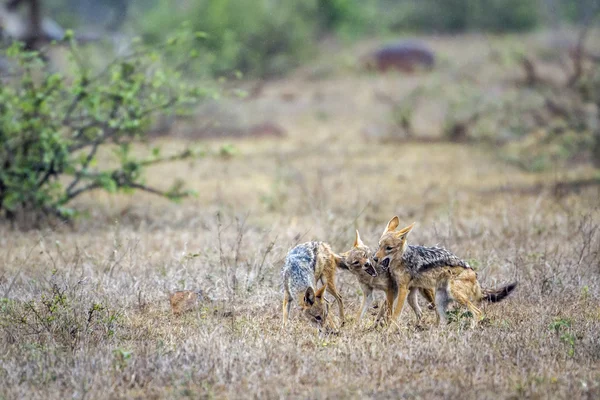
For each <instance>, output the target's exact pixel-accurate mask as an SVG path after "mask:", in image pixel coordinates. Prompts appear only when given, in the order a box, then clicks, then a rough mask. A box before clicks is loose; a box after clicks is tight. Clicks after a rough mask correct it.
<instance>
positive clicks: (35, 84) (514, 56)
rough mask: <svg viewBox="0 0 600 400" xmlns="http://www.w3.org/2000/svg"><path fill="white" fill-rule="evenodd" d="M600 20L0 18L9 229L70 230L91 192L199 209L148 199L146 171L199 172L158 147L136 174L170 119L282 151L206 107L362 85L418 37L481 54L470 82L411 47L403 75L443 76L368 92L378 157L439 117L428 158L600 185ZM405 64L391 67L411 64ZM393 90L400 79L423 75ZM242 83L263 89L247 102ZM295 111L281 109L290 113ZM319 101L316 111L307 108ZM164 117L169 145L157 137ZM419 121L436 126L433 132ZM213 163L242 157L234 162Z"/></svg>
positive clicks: (589, 7) (195, 7)
mask: <svg viewBox="0 0 600 400" xmlns="http://www.w3.org/2000/svg"><path fill="white" fill-rule="evenodd" d="M599 11H600V5H599V4H598V2H597V0H579V1H569V0H399V1H391V0H362V1H361V0H306V1H300V2H293V1H275V0H3V1H2V2H0V27H1V28H2V38H3V45H4V46H3V48H4V50H3V52H2V54H0V69H1V70H3V75H2V79H3V83H2V85H3V86H2V87H0V100H2V104H0V112H1V115H0V139H1V140H2V142H4V143H3V147H1V148H0V165H2V166H3V169H2V170H0V213H3V214H2V215H5V216H8V217H12V216H14V215H16V214H18V212H19V211H21V212H22V213H27V212H29V211H31V210H35V209H37V210H38V211H39V210H42V214H44V215H46V214H47V215H59V216H70V215H74V210H73V209H71V208H70V207H67V203H69V202H70V201H71V200H72V199H73V198H75V197H77V196H79V194H81V193H85V192H87V191H91V190H96V189H104V190H106V191H108V192H126V193H129V192H131V191H133V190H134V189H136V190H146V191H149V192H152V193H155V194H159V195H162V196H165V197H168V198H172V199H178V198H180V197H183V196H185V195H187V194H188V193H189V192H188V191H186V190H185V189H184V188H183V184H182V182H180V181H176V182H175V183H174V184H173V186H172V187H171V189H168V190H159V189H157V188H154V187H149V186H146V185H145V181H144V175H143V174H142V170H143V169H144V168H145V167H147V166H149V165H153V164H157V163H162V162H163V161H169V160H176V159H177V160H178V159H182V158H193V157H195V156H196V155H197V154H196V153H195V152H191V151H188V150H186V151H184V152H183V153H181V154H180V155H167V156H164V157H163V156H162V153H160V149H159V148H158V147H157V148H155V149H152V151H151V153H150V154H148V155H147V156H145V157H141V156H139V155H137V154H136V153H135V152H133V151H130V149H131V148H132V146H133V145H134V144H137V143H138V142H140V141H143V140H147V139H148V137H147V136H148V133H149V132H151V131H152V130H155V131H161V132H162V133H163V134H168V133H169V132H170V131H171V127H172V126H173V120H174V118H175V117H179V116H181V115H182V114H186V115H187V116H192V117H193V118H192V119H193V121H192V124H191V125H193V127H194V129H195V130H196V131H195V134H196V137H201V136H202V134H203V129H204V128H203V126H204V125H203V124H207V123H208V124H212V120H215V121H216V123H215V124H214V125H213V126H212V128H213V130H214V131H218V132H221V133H222V132H225V131H228V134H229V135H230V136H235V137H241V136H244V135H246V136H252V135H260V134H262V133H264V132H266V131H268V132H267V134H270V135H275V136H283V132H284V130H283V129H280V127H278V126H277V125H276V124H273V123H272V120H266V121H260V122H261V123H262V124H258V125H254V126H244V125H243V123H242V122H239V121H236V118H235V115H236V114H235V112H236V111H235V108H236V105H235V104H233V103H229V104H228V106H226V107H225V108H227V107H229V108H228V109H225V108H224V107H221V108H220V109H218V107H217V108H215V107H213V108H205V109H204V111H200V109H199V108H198V105H199V104H200V103H206V102H209V103H210V102H213V100H215V99H216V98H217V97H220V96H221V95H222V94H226V95H228V94H236V93H237V94H240V93H241V94H244V95H248V96H249V97H250V98H257V97H259V96H260V91H261V87H262V85H264V84H265V82H267V81H268V80H271V81H273V80H275V79H280V78H283V77H285V76H286V74H291V72H292V70H293V69H294V68H296V67H298V66H303V65H307V66H310V67H311V68H312V72H310V73H309V74H311V76H312V77H311V78H309V79H314V80H318V79H322V78H326V77H331V76H333V75H334V74H335V73H338V72H340V70H341V69H340V68H339V67H340V64H344V65H346V66H349V65H350V64H352V67H353V68H350V69H351V70H352V71H351V74H354V75H353V76H352V79H355V80H356V81H358V80H359V76H360V74H361V73H363V72H366V71H365V67H367V66H368V63H365V62H364V61H365V59H364V54H363V55H362V56H361V54H360V53H361V51H357V49H358V46H354V47H353V45H354V43H355V42H356V43H360V42H361V41H362V42H368V40H376V41H378V42H380V44H379V47H378V49H379V50H381V49H385V48H386V45H385V44H382V42H383V41H392V40H394V41H395V43H402V42H399V41H401V40H402V39H403V38H406V37H407V36H408V35H411V36H417V37H421V38H425V39H426V40H429V41H430V42H431V43H434V42H435V41H437V40H438V39H439V38H441V37H445V38H452V37H458V36H459V35H462V36H460V39H459V40H464V43H467V42H468V38H469V37H477V38H478V39H479V40H480V42H481V43H484V44H485V47H483V48H482V50H483V52H482V53H481V54H479V53H478V52H477V51H476V52H475V53H476V54H475V58H473V59H472V60H470V61H469V63H470V64H469V65H464V64H461V62H462V60H460V56H457V55H455V54H453V53H452V51H453V50H452V49H451V48H443V49H442V48H437V49H435V51H434V50H431V49H429V48H427V45H423V44H417V45H416V46H417V53H419V54H417V55H414V54H413V55H414V57H416V58H414V59H412V60H407V61H406V60H400V62H407V63H411V62H415V63H419V62H422V63H425V64H426V65H428V66H429V67H433V65H434V64H435V68H430V69H429V72H430V74H429V75H427V76H428V77H429V78H428V79H421V80H414V81H413V82H414V83H415V84H416V87H415V88H414V90H412V91H410V90H411V89H408V88H406V87H405V88H404V91H406V90H408V92H407V93H402V91H400V92H399V93H392V92H390V93H383V94H381V93H379V92H378V90H379V89H377V88H374V87H371V89H372V90H374V92H375V100H374V101H372V102H371V103H376V102H377V101H380V100H381V98H385V99H386V100H385V102H384V103H386V104H385V105H384V106H383V107H380V104H374V105H375V106H376V107H377V108H378V111H377V112H378V113H381V112H380V111H379V109H383V108H386V109H389V111H385V112H387V113H388V114H389V120H390V121H392V124H395V127H392V128H391V129H389V128H387V127H385V128H384V129H383V130H384V131H385V132H384V134H383V135H379V136H378V137H377V139H380V140H381V139H383V140H387V141H389V140H396V141H398V140H406V139H408V140H423V139H427V140H430V139H431V137H429V138H426V137H424V135H423V132H419V129H418V128H417V129H415V120H416V119H418V116H419V114H423V111H422V110H423V109H427V108H429V109H431V105H437V106H438V110H441V111H440V113H443V114H444V115H443V117H442V120H443V122H442V124H441V125H443V126H441V127H439V129H438V131H437V132H435V134H434V136H435V137H436V138H435V140H443V141H450V142H466V141H468V142H477V143H485V144H487V145H491V146H492V147H493V148H494V151H496V152H497V153H498V154H499V155H500V157H501V158H503V159H505V160H507V161H509V162H511V163H513V164H515V165H518V166H519V167H521V168H522V169H524V170H528V171H534V172H538V171H542V170H545V169H548V168H550V167H552V166H553V165H555V164H556V163H561V165H563V164H564V165H566V164H567V163H572V162H574V163H582V162H585V163H588V164H594V165H595V166H596V167H597V166H599V165H600V128H599V125H600V123H599V120H600V119H599V117H598V109H599V108H600V72H599V66H600V55H599V54H600V50H599V49H598V48H595V49H592V51H591V52H588V51H587V49H586V48H585V44H586V41H587V39H588V38H590V39H592V38H593V37H594V35H593V34H591V32H593V29H594V28H593V26H594V23H595V21H594V18H595V17H596V16H597V15H598V12H599ZM564 27H567V29H570V31H571V33H573V32H580V33H579V34H578V37H577V38H574V36H577V34H576V35H572V34H571V35H570V37H569V35H562V34H561V35H562V36H561V35H558V34H557V35H555V36H554V37H553V38H552V39H553V40H554V41H553V42H552V41H549V42H548V43H550V44H549V45H548V44H546V45H545V48H544V49H535V48H533V47H532V46H531V45H529V44H528V45H524V44H523V43H522V40H521V39H522V38H523V37H525V36H524V33H525V32H529V31H533V30H538V31H544V32H559V31H560V29H562V28H564ZM73 32H74V33H73ZM519 35H520V36H519ZM490 38H500V39H498V41H496V42H495V43H493V40H492V39H490ZM502 38H508V39H507V41H506V43H503V44H502V40H503V39H502ZM589 41H593V40H589ZM21 42H22V43H23V45H22V46H21V45H20V44H19V43H21ZM331 43H335V44H336V45H335V46H329V45H330V44H331ZM404 43H406V42H404ZM423 43H424V42H423ZM499 43H500V44H499ZM87 44H92V45H90V46H87ZM340 44H341V46H340ZM498 44H499V45H498ZM410 46H413V45H412V44H410V45H409V47H410ZM527 46H529V47H527ZM342 47H343V48H347V49H351V51H352V52H353V54H352V53H348V54H350V55H349V56H348V57H347V58H346V59H345V60H342V59H341V58H335V57H330V59H329V60H328V62H329V65H328V66H326V67H325V68H323V69H322V70H319V66H318V62H315V61H317V59H318V57H321V58H323V54H324V53H327V52H328V51H329V50H331V49H332V48H337V49H338V50H339V49H340V48H342ZM596 47H598V46H596ZM51 48H52V49H53V50H56V49H57V48H58V49H60V50H59V51H58V57H56V53H57V52H54V54H53V57H51V56H50V55H51V53H53V52H51V51H50V50H51ZM328 49H329V50H328ZM388 49H392V52H394V51H396V52H397V51H398V50H397V49H394V48H393V47H388ZM440 50H442V51H440ZM401 51H402V50H401ZM411 51H412V50H411ZM399 54H400V53H396V54H395V55H394V57H400V58H401V57H405V56H406V54H405V55H399ZM327 55H329V53H327ZM370 56H371V57H372V58H373V57H375V58H377V57H379V56H380V55H377V53H376V52H372V53H371V55H370ZM407 57H409V58H410V57H412V56H410V55H409V56H407ZM419 57H421V58H419ZM423 57H424V58H423ZM434 59H435V63H434V62H433V61H434ZM111 60H112V61H111ZM48 61H50V62H48ZM340 61H341V62H340ZM378 61H381V60H378ZM313 62H314V63H313ZM336 67H337V69H336ZM378 69H379V70H380V71H379V72H385V71H384V68H382V67H381V65H380V66H379V67H378ZM346 72H348V71H346ZM372 72H373V71H370V72H369V73H372ZM398 72H402V74H404V75H402V76H403V77H408V76H409V74H411V73H413V72H415V71H413V70H412V66H411V67H409V68H408V70H406V71H398ZM364 75H365V76H366V74H364ZM413 76H421V77H423V76H425V75H418V74H415V75H413ZM244 80H246V81H248V82H259V84H258V85H255V87H253V88H251V90H249V91H245V90H241V89H239V90H238V88H237V87H236V85H237V84H238V83H239V84H242V83H243V82H242V81H244ZM232 81H233V84H231V82H232ZM407 81H409V79H404V82H407ZM228 84H229V86H228ZM230 89H232V90H230ZM252 92H254V93H252ZM399 96H403V97H399ZM230 97H235V96H230ZM296 97H297V94H294V93H283V94H282V97H281V99H282V100H283V101H284V102H293V101H294V99H295V98H296ZM321 97H322V94H321V95H320V94H315V96H314V97H313V100H314V103H315V104H316V103H319V101H320V100H319V98H321ZM377 97H379V100H377ZM315 99H316V100H315ZM276 103H279V104H280V103H281V101H279V100H278V101H277V102H276ZM246 104H248V103H246ZM317 106H318V107H320V105H318V104H317ZM389 106H391V107H389ZM202 112H204V114H202ZM317 114H318V115H319V118H320V119H321V120H323V121H325V120H327V118H328V117H329V115H328V113H327V112H325V111H323V110H322V109H319V110H318V112H317ZM165 116H166V117H167V118H170V119H169V121H168V123H167V124H166V128H161V127H157V126H158V125H160V121H161V120H162V119H164V118H165ZM232 116H233V117H232ZM270 118H272V116H270ZM369 118H370V117H366V118H364V119H365V120H367V121H366V123H367V124H371V123H372V121H370V120H368V119H369ZM427 119H428V124H432V122H433V120H434V119H435V118H431V117H430V116H427ZM219 124H221V125H220V126H219ZM227 124H229V125H227ZM236 124H237V125H236ZM337 128H339V127H336V129H337ZM369 128H370V127H367V128H366V130H369ZM257 132H258V133H257ZM213 133H214V132H213ZM367 136H368V135H367ZM425 136H427V135H425ZM115 147H116V148H118V149H117V150H116V149H115ZM105 148H107V149H108V150H111V151H112V152H113V153H115V154H117V155H118V157H117V159H118V163H117V164H114V163H113V164H104V165H100V164H98V163H97V161H98V160H97V158H98V154H103V153H105V152H106V151H108V150H104V151H102V149H105ZM497 149H501V150H497ZM221 153H222V154H226V155H231V154H233V153H234V151H231V147H225V150H222V151H221ZM38 160H40V161H38ZM115 165H119V166H118V167H115ZM65 176H70V177H71V178H72V181H71V183H70V184H65ZM597 182H598V179H594V180H593V182H592V183H593V184H596V183H597Z"/></svg>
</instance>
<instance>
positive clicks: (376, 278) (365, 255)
mask: <svg viewBox="0 0 600 400" xmlns="http://www.w3.org/2000/svg"><path fill="white" fill-rule="evenodd" d="M372 255H373V251H372V250H371V249H370V248H369V247H368V246H367V245H365V244H364V243H363V241H362V240H361V238H360V234H359V233H358V230H357V231H356V238H355V239H354V245H353V246H352V249H350V250H349V251H347V252H345V253H342V254H340V256H341V257H342V262H343V263H344V264H345V266H346V268H348V270H349V271H350V272H351V273H352V274H353V275H354V276H356V279H357V280H358V283H359V284H360V287H361V289H362V292H363V300H362V306H361V311H360V314H359V315H358V322H360V320H361V319H362V317H363V316H364V315H365V312H366V311H367V309H368V308H369V306H370V305H371V303H372V302H373V290H382V291H384V292H385V295H386V306H387V308H389V309H392V308H393V305H394V301H395V300H396V298H397V297H398V285H397V284H396V281H395V280H394V279H393V277H392V275H391V273H390V271H388V270H384V269H383V267H382V266H381V265H378V264H375V263H372V262H371V257H372ZM418 292H421V295H422V296H423V297H425V299H426V300H427V301H428V302H429V304H430V305H433V306H434V305H435V299H434V291H433V290H427V289H417V288H411V289H410V292H409V294H408V304H409V305H410V307H411V308H412V309H413V311H414V312H415V315H416V316H417V323H418V322H419V321H420V320H421V316H422V315H423V313H422V311H421V308H420V307H419V302H418V301H417V293H418ZM385 309H386V307H384V306H382V307H380V309H379V315H377V321H379V320H380V319H381V317H382V316H383V312H384V311H385Z"/></svg>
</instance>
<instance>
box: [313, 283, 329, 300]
mask: <svg viewBox="0 0 600 400" xmlns="http://www.w3.org/2000/svg"><path fill="white" fill-rule="evenodd" d="M325 289H327V286H325V285H323V286H322V287H321V288H320V289H319V290H317V293H315V297H317V298H323V294H325Z"/></svg>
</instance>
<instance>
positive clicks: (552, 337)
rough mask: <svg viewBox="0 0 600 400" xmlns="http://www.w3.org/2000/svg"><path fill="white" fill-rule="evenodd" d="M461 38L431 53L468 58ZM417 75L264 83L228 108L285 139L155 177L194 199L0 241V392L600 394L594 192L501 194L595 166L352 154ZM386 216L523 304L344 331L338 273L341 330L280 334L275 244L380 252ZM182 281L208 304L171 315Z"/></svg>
mask: <svg viewBox="0 0 600 400" xmlns="http://www.w3.org/2000/svg"><path fill="white" fill-rule="evenodd" d="M463 40H465V41H468V42H469V43H471V44H473V45H476V46H475V48H479V47H481V48H486V45H485V43H484V42H481V41H480V42H478V41H477V39H476V38H467V39H463ZM460 43H461V42H460V41H455V42H452V41H448V40H446V42H443V43H442V44H441V45H440V44H437V46H438V48H439V49H440V50H439V51H442V49H444V48H445V47H443V46H442V45H447V46H448V49H449V50H448V53H447V54H454V55H455V56H456V57H457V59H460V60H465V59H468V57H471V56H472V57H474V55H473V54H474V53H475V54H476V55H478V54H480V53H479V51H474V50H473V52H472V53H469V50H466V49H463V51H464V54H461V53H460V50H461V46H460ZM477 46H479V47H477ZM462 47H466V46H462ZM456 53H458V55H456ZM490 68H492V66H490ZM422 79H429V78H428V77H427V76H421V77H410V78H406V79H405V78H402V79H401V78H399V77H397V76H388V77H375V76H368V75H356V74H354V73H351V72H343V71H341V72H339V71H338V72H336V73H335V74H333V76H331V77H328V78H327V79H325V80H324V81H318V82H315V81H310V80H303V79H302V74H299V76H298V77H293V78H291V79H289V80H287V81H282V82H278V83H273V84H271V85H268V86H267V88H266V89H265V95H264V97H262V98H259V99H258V100H256V101H255V102H254V103H250V104H246V105H243V106H241V105H237V106H236V107H238V108H239V112H244V113H248V115H265V116H267V117H268V119H272V120H276V121H277V122H278V123H280V124H282V125H283V126H284V127H285V128H286V129H287V130H288V131H289V137H288V138H286V139H282V140H274V139H271V140H263V141H240V142H239V143H238V144H237V147H238V150H239V154H238V155H236V156H234V157H233V158H231V159H221V158H217V159H215V158H210V159H204V160H200V161H198V162H196V163H195V164H193V165H190V164H184V163H181V164H174V165H171V166H168V167H165V168H162V169H159V170H153V171H151V173H150V174H149V181H151V182H155V183H158V184H160V183H161V182H162V181H164V180H165V179H166V178H170V177H172V176H175V175H177V176H183V177H185V178H186V180H187V182H188V184H189V185H190V186H191V187H193V188H195V189H197V190H199V192H200V195H199V197H198V198H197V199H194V200H189V201H186V202H184V203H182V204H180V205H175V204H171V203H167V202H163V201H162V200H157V199H155V198H153V197H149V196H146V195H144V194H139V195H135V196H133V197H131V198H128V197H109V196H106V195H104V194H100V193H99V194H96V195H94V196H93V197H89V198H86V199H82V200H81V201H80V203H79V206H80V207H83V208H88V209H89V210H90V217H89V218H88V219H85V220H82V221H81V222H80V223H79V224H78V225H77V226H76V227H75V228H74V229H70V228H67V227H63V228H61V227H59V228H57V229H54V230H39V231H29V232H20V231H15V230H11V229H9V228H8V227H0V296H1V297H2V299H1V302H0V310H1V314H0V316H1V319H0V335H1V339H0V354H1V356H0V382H2V384H1V385H0V398H67V397H73V398H83V397H89V398H144V399H146V398H179V397H192V398H199V397H202V398H204V397H206V398H212V397H216V398H224V397H234V398H235V397H238V398H239V397H241V398H246V397H267V398H277V397H302V398H306V397H309V398H326V397H335V398H339V397H350V398H359V397H384V398H398V397H407V398H442V397H445V398H448V397H453V398H458V397H461V398H498V397H500V398H515V397H532V398H549V397H553V398H567V397H569V398H595V397H598V396H600V334H599V332H600V302H599V300H600V208H599V204H598V198H599V193H598V189H597V188H590V189H587V190H584V191H581V192H580V193H575V194H569V195H567V196H564V197H561V198H556V197H553V196H551V195H550V194H549V193H545V192H540V193H528V192H518V193H514V192H510V191H503V190H501V188H503V187H505V186H527V185H533V184H537V183H552V182H554V181H556V180H557V179H569V178H572V177H582V176H589V175H590V174H593V173H594V172H593V171H591V170H588V169H587V168H585V167H582V166H579V167H575V168H571V169H569V170H562V169H557V170H554V171H548V172H547V173H542V174H535V175H534V174H526V173H523V172H521V171H519V170H518V169H516V168H514V167H512V166H509V165H506V164H504V163H503V162H501V161H499V160H498V159H497V158H496V157H495V154H494V152H493V151H488V150H483V149H480V148H475V147H469V146H465V145H449V144H430V145H428V144H393V143H391V144H390V143H388V144H379V143H377V142H374V141H365V140H364V139H363V137H362V135H361V131H362V128H363V127H364V126H365V125H366V124H369V123H370V121H376V120H378V119H381V118H382V115H384V114H385V113H387V109H384V107H383V106H382V105H380V104H377V103H376V101H375V100H374V97H373V96H374V95H373V93H374V90H375V89H378V88H380V87H388V88H389V90H392V88H395V89H397V90H398V91H400V92H401V91H402V90H408V89H407V88H408V86H410V85H412V84H414V82H412V81H413V80H422ZM401 81H407V82H408V83H406V82H405V83H404V84H405V85H408V86H406V87H405V88H404V89H402V87H401V86H402V85H403V84H402V83H398V82H401ZM411 82H412V83H411ZM386 85H388V86H386ZM290 91H293V92H294V93H295V95H296V97H295V99H294V101H290V102H282V101H281V99H280V94H281V93H289V92H290ZM261 113H262V114H261ZM431 123H432V124H433V125H435V124H436V123H439V121H435V120H432V121H431ZM188 144H189V143H187V142H178V141H170V142H168V143H166V145H167V147H171V146H172V147H180V146H185V145H188ZM218 145H219V143H218V142H211V143H209V146H215V147H216V146H218ZM394 214H398V215H399V216H400V218H401V220H402V221H404V222H406V223H409V222H412V221H417V222H418V224H417V226H416V228H415V229H414V234H413V235H412V241H413V243H422V244H427V245H434V244H440V245H443V246H446V247H447V248H449V249H451V250H452V251H454V252H455V253H457V254H458V255H460V256H462V257H464V258H465V259H467V260H469V261H470V262H471V264H473V265H474V266H475V267H476V268H478V271H479V276H480V279H481V281H482V282H483V284H484V285H487V286H493V285H495V284H496V283H502V282H506V281H511V280H514V279H516V280H518V281H519V287H518V289H517V291H516V292H515V294H514V295H512V296H511V297H510V298H509V299H507V300H506V301H504V302H502V303H500V304H496V305H490V306H488V307H486V309H485V312H486V319H485V321H484V322H483V323H482V324H481V325H480V326H478V327H477V328H476V329H474V330H470V329H466V327H465V326H466V324H465V321H464V320H463V319H462V318H460V317H459V314H457V318H456V319H457V321H454V322H452V323H451V324H449V325H448V326H446V327H443V328H439V329H438V328H433V327H431V325H432V323H433V321H434V315H433V313H432V312H426V318H425V319H426V324H427V327H426V328H424V329H417V328H416V327H415V326H414V316H413V315H412V313H411V312H410V311H409V310H408V311H407V310H405V311H404V312H403V314H402V317H401V321H400V323H399V326H398V327H396V328H394V329H390V330H379V329H369V324H370V323H372V322H373V319H374V317H373V316H370V317H369V318H367V321H365V323H364V324H363V325H362V326H358V325H357V324H356V323H355V318H356V315H357V314H358V311H359V305H360V299H361V295H360V290H359V287H358V285H357V284H356V282H355V280H354V278H353V277H352V276H351V275H349V274H347V273H344V272H340V273H339V281H340V282H339V287H340V288H341V291H342V295H343V296H344V299H345V304H346V307H347V309H348V310H349V312H348V313H347V314H348V315H349V318H348V321H347V323H346V326H345V327H344V328H343V329H342V330H341V332H340V333H339V335H329V336H319V335H317V334H315V332H314V330H313V329H311V328H310V327H308V326H307V325H306V324H305V323H303V322H304V321H302V320H300V319H299V318H298V313H297V312H296V313H293V314H292V324H291V327H290V328H289V330H288V331H287V332H284V331H282V330H281V329H280V318H281V300H282V293H281V290H280V277H279V271H280V268H281V265H282V261H283V258H284V257H285V254H286V252H287V250H288V249H289V248H290V247H291V246H293V245H294V244H295V243H297V242H300V241H306V240H311V239H319V240H325V241H328V242H330V243H331V244H332V246H333V248H334V249H335V250H337V251H344V250H347V249H348V248H349V246H350V245H351V244H352V241H353V232H354V229H355V228H359V229H360V230H361V235H362V237H363V240H364V241H365V242H366V243H367V244H369V245H375V244H376V240H377V238H378V237H379V234H380V233H381V230H382V229H383V227H384V225H385V223H386V222H387V220H388V219H389V218H390V217H391V216H392V215H394ZM183 289H194V290H196V289H201V290H203V291H204V293H207V294H208V296H209V297H211V298H212V299H214V301H212V302H204V303H201V306H200V307H199V308H197V309H196V310H194V311H192V312H189V313H186V314H183V315H182V316H180V317H175V316H173V315H172V314H171V310H170V305H169V296H168V294H169V293H170V292H173V291H175V290H183ZM373 313H375V310H373Z"/></svg>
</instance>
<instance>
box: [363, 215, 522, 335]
mask: <svg viewBox="0 0 600 400" xmlns="http://www.w3.org/2000/svg"><path fill="white" fill-rule="evenodd" d="M399 224H400V220H399V219H398V217H393V218H392V219H391V220H390V222H388V224H387V226H386V228H385V229H384V231H383V234H382V235H381V238H380V239H379V249H378V250H377V253H376V254H375V257H373V261H374V262H376V263H379V264H380V265H381V267H382V268H383V269H384V270H387V269H389V271H390V272H391V273H392V275H393V276H394V278H395V281H396V283H397V285H398V303H397V305H396V308H395V309H394V312H393V316H392V318H393V320H396V318H397V317H398V315H399V314H400V312H401V311H402V307H403V306H404V301H405V299H406V297H407V295H408V292H409V289H410V288H422V289H428V290H435V303H436V310H437V323H438V324H439V323H440V321H441V322H443V323H446V322H447V317H446V308H447V307H448V304H449V303H450V301H452V300H454V301H456V302H458V303H459V304H461V305H463V306H465V307H467V308H468V309H469V311H471V313H472V314H473V316H474V318H475V320H474V321H473V325H475V324H476V323H477V321H478V320H479V319H481V317H482V315H483V313H482V311H481V310H480V309H479V308H478V307H477V306H476V305H475V304H474V303H479V302H481V301H482V300H486V301H489V302H498V301H500V300H502V299H504V298H505V297H506V296H508V295H509V294H510V293H511V292H512V291H513V290H514V289H515V288H516V286H517V283H516V282H513V283H511V284H508V285H506V286H503V287H501V288H499V289H496V290H485V289H484V290H482V289H481V286H480V285H479V282H478V281H477V274H476V273H475V271H474V270H473V269H472V268H471V267H470V266H469V264H468V263H467V262H465V261H463V260H461V259H460V258H458V257H457V256H455V255H454V254H452V253H451V252H449V251H448V250H446V249H443V248H438V247H424V246H412V245H409V244H408V242H407V237H408V234H409V233H410V231H411V230H412V228H413V227H414V225H415V223H412V224H411V225H409V226H407V227H406V228H403V229H401V230H399V231H396V228H398V225H399ZM390 313H391V310H388V318H389V317H390Z"/></svg>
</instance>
